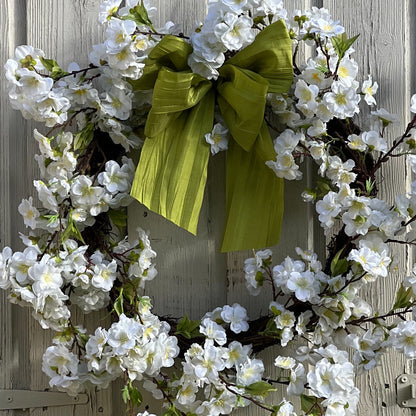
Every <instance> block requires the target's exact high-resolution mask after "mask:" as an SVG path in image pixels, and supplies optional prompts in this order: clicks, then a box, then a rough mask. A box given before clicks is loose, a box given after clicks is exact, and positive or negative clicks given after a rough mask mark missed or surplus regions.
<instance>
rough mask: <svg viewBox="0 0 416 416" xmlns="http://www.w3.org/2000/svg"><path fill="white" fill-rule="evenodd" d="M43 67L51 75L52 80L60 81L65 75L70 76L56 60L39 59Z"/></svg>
mask: <svg viewBox="0 0 416 416" xmlns="http://www.w3.org/2000/svg"><path fill="white" fill-rule="evenodd" d="M39 59H40V61H41V62H42V65H43V66H44V67H45V68H46V69H47V70H48V71H49V72H50V73H51V78H52V79H59V78H62V77H63V76H65V75H69V72H65V71H63V70H62V69H61V67H60V66H59V65H58V64H57V63H56V61H55V60H54V59H46V58H42V57H39Z"/></svg>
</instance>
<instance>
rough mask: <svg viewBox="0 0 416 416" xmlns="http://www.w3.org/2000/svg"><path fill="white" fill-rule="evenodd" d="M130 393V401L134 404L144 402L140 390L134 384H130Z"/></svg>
mask: <svg viewBox="0 0 416 416" xmlns="http://www.w3.org/2000/svg"><path fill="white" fill-rule="evenodd" d="M129 395H130V401H131V403H132V405H133V406H139V405H140V404H141V403H142V401H143V397H142V395H141V393H140V391H139V390H138V389H137V388H136V387H134V386H133V385H132V384H130V385H129Z"/></svg>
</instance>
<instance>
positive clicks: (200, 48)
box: [0, 0, 416, 416]
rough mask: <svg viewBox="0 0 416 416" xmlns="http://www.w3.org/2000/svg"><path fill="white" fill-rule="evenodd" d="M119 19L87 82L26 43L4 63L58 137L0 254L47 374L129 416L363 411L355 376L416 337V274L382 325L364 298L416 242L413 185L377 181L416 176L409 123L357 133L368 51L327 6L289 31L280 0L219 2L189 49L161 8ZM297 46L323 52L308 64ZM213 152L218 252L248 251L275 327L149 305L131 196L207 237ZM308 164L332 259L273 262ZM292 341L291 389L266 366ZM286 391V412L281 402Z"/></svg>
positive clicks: (243, 317) (233, 308)
mask: <svg viewBox="0 0 416 416" xmlns="http://www.w3.org/2000/svg"><path fill="white" fill-rule="evenodd" d="M125 3H126V5H125V6H123V7H122V6H120V5H121V0H106V1H103V2H102V4H101V7H100V16H99V21H100V23H103V24H106V26H107V29H106V37H105V41H104V43H102V44H99V45H95V46H94V47H93V51H92V52H91V54H90V62H91V63H90V65H89V66H88V67H85V68H80V67H79V66H78V65H77V64H75V63H73V64H71V65H70V66H69V68H68V69H67V70H66V71H65V70H64V69H62V68H61V67H60V66H59V65H58V63H57V62H56V61H55V60H54V59H49V58H46V57H45V54H44V53H43V52H42V51H41V50H39V49H36V48H34V47H32V46H29V45H23V46H19V47H17V48H16V51H15V57H14V58H13V59H9V60H8V61H7V63H6V65H5V69H6V77H7V80H8V83H9V97H10V102H11V105H12V107H13V108H15V109H18V110H20V111H21V112H22V114H23V116H24V117H25V118H30V119H34V120H36V121H40V122H43V123H45V125H46V126H47V127H48V128H50V130H49V132H48V133H47V134H45V135H44V134H41V133H40V132H38V131H37V130H35V132H34V138H35V140H36V141H37V142H38V144H39V154H38V155H36V156H35V159H36V160H37V162H38V164H39V168H40V174H41V179H40V180H36V181H34V186H35V188H36V191H37V195H38V201H37V202H34V201H33V198H32V197H30V198H28V199H24V200H23V201H22V202H21V204H20V205H19V207H18V210H19V213H20V214H21V215H22V217H23V220H24V223H25V225H26V227H27V228H28V229H29V231H28V234H27V235H22V241H23V243H24V245H25V249H24V250H23V251H21V252H19V251H15V252H13V251H12V250H11V249H10V248H9V247H5V248H4V249H3V251H2V253H1V254H0V287H1V288H2V289H4V290H7V291H8V293H9V299H10V301H11V302H13V303H16V304H19V305H22V306H27V307H29V308H31V309H32V312H33V316H34V318H35V319H36V320H38V321H39V323H40V325H41V326H42V328H45V329H47V328H49V329H52V330H54V331H55V337H54V339H53V345H52V346H50V347H48V348H47V350H46V351H45V353H44V356H43V364H42V369H43V371H44V372H45V373H46V374H47V375H48V376H49V377H50V385H51V387H56V388H57V389H59V390H62V391H66V392H68V393H69V394H77V393H79V392H81V391H85V390H86V389H91V388H100V389H103V388H106V387H108V385H109V384H110V383H111V382H112V381H113V380H115V379H117V378H122V379H123V380H124V388H123V390H122V397H123V400H124V401H125V403H126V404H127V412H128V414H129V415H133V414H134V413H135V412H136V411H137V407H138V406H139V405H140V404H141V402H142V398H141V393H140V390H142V389H146V390H148V391H151V392H152V394H153V396H154V397H155V398H156V399H160V400H162V401H163V402H164V404H165V409H166V410H165V412H164V416H168V415H169V416H174V415H176V416H194V415H204V416H211V415H212V416H214V415H221V414H222V415H225V414H230V413H232V412H233V410H234V409H237V408H240V407H245V406H248V405H250V404H251V405H255V406H259V407H260V408H262V409H264V411H265V414H271V415H273V416H283V415H296V414H298V415H301V414H302V415H324V414H325V415H327V416H331V415H337V416H342V415H346V416H352V415H355V414H356V408H357V403H358V400H359V390H358V389H357V388H356V387H355V385H354V379H355V376H356V375H357V374H361V373H363V372H366V371H368V370H370V369H372V368H374V367H375V366H377V365H379V364H380V357H381V356H382V355H383V353H385V352H386V350H387V349H389V348H394V349H396V350H398V351H400V352H403V353H404V355H405V356H406V357H407V358H416V322H415V321H413V320H408V312H411V311H412V308H413V306H414V305H415V304H416V295H415V293H416V277H415V274H416V272H415V271H413V273H412V275H411V276H407V277H405V278H404V280H403V283H402V285H401V287H400V289H399V290H398V292H397V293H396V294H395V299H394V301H393V303H392V307H391V309H390V310H388V311H374V310H373V307H372V306H371V305H370V304H369V303H368V302H367V301H366V300H365V299H364V298H363V297H362V296H363V294H362V292H363V291H362V289H363V288H364V287H365V286H366V285H369V284H371V283H373V282H374V281H376V280H378V279H384V278H386V277H387V276H388V274H389V272H391V271H392V270H393V269H394V267H395V266H394V262H393V261H392V258H391V251H390V245H391V244H392V243H394V244H403V245H414V244H415V243H414V241H415V240H414V236H413V232H412V230H413V228H412V227H413V225H414V220H415V218H416V215H415V213H416V187H415V184H413V185H412V189H411V191H410V192H409V193H407V194H397V195H396V197H395V201H393V202H387V201H385V200H383V199H381V198H380V197H379V196H378V193H377V184H378V181H379V180H380V179H379V178H378V177H377V173H378V172H379V170H380V168H381V167H382V166H383V165H384V164H385V163H387V162H388V161H389V160H390V159H391V158H392V157H406V158H407V159H408V161H409V162H410V166H411V168H412V171H413V172H416V152H415V149H416V142H415V139H414V136H415V132H416V130H415V127H416V126H415V123H416V116H413V118H412V120H411V121H410V123H409V124H408V126H407V128H406V129H405V131H404V132H403V134H402V136H400V137H398V138H396V139H394V140H393V141H392V142H389V141H388V140H387V139H386V131H387V128H388V126H389V125H390V124H392V123H394V122H396V121H397V118H396V116H394V115H392V114H390V113H388V112H387V111H386V110H384V109H378V110H374V109H373V111H371V125H370V126H368V127H367V128H366V129H364V128H363V129H361V128H360V127H358V126H357V125H356V124H355V122H354V121H353V118H354V116H355V115H356V114H357V113H358V112H359V111H360V108H361V109H362V108H363V107H366V106H369V107H370V108H374V107H373V106H376V100H375V98H374V94H375V93H376V91H377V88H378V86H377V83H376V82H373V80H372V78H371V76H370V75H369V76H368V79H367V80H364V81H363V82H361V83H360V82H358V81H357V79H356V78H357V76H358V65H357V63H356V62H355V61H354V59H353V58H352V54H353V52H354V50H353V48H352V45H353V44H354V42H355V40H356V39H357V36H354V37H352V38H348V37H347V36H346V34H345V31H344V28H343V27H342V26H341V25H340V24H339V22H338V21H334V20H333V19H332V18H331V16H330V14H329V12H328V10H326V9H324V8H316V7H313V8H312V9H311V10H306V11H304V12H301V11H297V12H295V14H294V15H288V13H287V11H286V10H285V8H284V6H283V3H282V1H280V0H241V1H232V0H211V1H210V2H209V5H208V13H207V17H206V19H205V22H204V23H203V24H202V25H200V26H198V27H196V28H195V31H194V32H193V33H192V34H191V35H190V37H187V36H186V35H185V34H183V33H180V32H179V31H178V29H177V27H176V26H175V25H174V24H173V23H171V22H169V23H167V24H166V25H165V27H163V28H160V29H156V28H155V27H154V26H153V24H152V20H151V19H152V16H153V15H154V13H155V12H156V10H155V8H154V7H152V6H151V5H150V2H149V1H146V0H141V1H138V0H127V1H126V2H125ZM302 44H304V45H305V47H306V48H309V49H310V50H312V51H313V57H312V58H309V59H308V60H306V61H302V59H301V57H299V47H300V45H302ZM410 111H411V112H412V113H416V96H413V97H412V102H411V107H410ZM220 151H226V152H227V173H226V212H225V218H226V221H225V223H226V225H225V229H224V239H223V245H222V250H223V251H232V250H241V249H247V248H253V249H255V251H254V257H252V258H249V259H247V260H246V261H245V266H244V278H245V283H246V287H247V290H248V291H249V292H250V293H251V294H252V295H253V296H257V295H259V294H260V293H261V292H265V291H271V292H272V297H273V300H272V302H270V304H269V305H268V311H269V312H268V314H267V315H266V316H261V317H259V318H257V319H255V320H253V321H249V319H248V316H247V312H246V310H245V308H244V307H243V306H241V305H239V304H237V303H235V304H233V305H225V306H222V307H218V308H216V309H214V310H213V311H208V312H207V313H206V314H205V315H204V316H203V317H202V318H201V320H198V321H192V320H190V319H188V317H187V316H185V317H183V318H181V319H173V318H161V317H159V316H157V315H155V314H154V313H153V312H152V304H151V299H150V298H149V297H147V296H144V295H143V289H144V286H145V284H146V283H147V282H148V281H152V280H153V279H154V278H155V277H156V275H157V271H156V268H155V264H154V259H155V257H156V253H155V251H154V250H152V248H151V245H150V241H149V238H148V235H147V233H146V232H145V231H143V230H142V229H138V230H137V233H136V234H137V236H138V237H137V238H136V239H135V240H133V239H132V238H130V239H128V238H127V236H126V207H127V206H128V205H129V204H130V203H131V201H132V199H133V198H132V197H134V198H136V199H138V200H139V201H140V202H142V203H143V204H144V205H146V206H147V207H148V208H149V209H151V210H152V211H155V212H157V213H159V214H161V215H163V216H164V217H166V218H168V219H169V220H171V221H173V222H174V223H175V224H177V225H178V226H180V227H183V228H185V229H187V230H188V231H190V232H192V233H195V232H196V226H197V223H198V216H199V211H200V208H201V203H202V197H203V193H204V188H205V183H206V177H207V163H208V159H209V157H210V154H212V155H215V154H216V153H218V152H220ZM136 154H140V157H139V162H138V164H137V165H136V164H135V163H134V162H133V160H132V158H131V157H133V156H132V155H136ZM305 159H311V160H313V161H314V162H315V163H316V166H317V172H318V175H317V178H318V179H317V181H316V186H315V187H314V188H313V189H307V190H305V191H304V192H303V194H302V196H303V198H304V200H305V201H306V202H308V203H314V204H315V207H316V212H317V214H318V218H319V222H320V224H321V226H322V228H323V229H324V231H325V233H326V235H327V236H328V239H329V244H328V247H327V254H326V258H325V259H324V261H320V260H319V259H318V256H317V254H315V253H313V252H311V251H308V250H303V249H301V248H296V253H297V255H298V258H296V259H294V258H291V257H286V258H285V259H284V260H283V261H282V262H281V263H280V264H277V265H274V264H273V262H272V252H271V250H270V249H267V248H265V247H268V246H271V245H273V244H275V243H276V242H277V241H278V239H279V234H280V226H281V221H282V215H283V208H282V207H283V193H282V191H283V180H284V179H286V180H296V179H300V178H301V176H302V172H301V170H300V164H301V162H303V161H304V160H305ZM162 255H163V253H162ZM242 278H243V276H242ZM74 308H78V309H80V310H81V311H82V312H83V313H89V312H91V311H97V310H102V309H104V310H105V309H106V310H108V311H109V313H110V315H111V318H112V323H111V326H109V327H108V328H103V327H101V326H100V327H97V328H96V330H95V332H94V333H88V332H87V330H86V329H85V328H83V327H82V326H81V325H79V324H78V323H76V322H74V320H73V313H72V311H73V309H74ZM297 340H305V342H304V344H303V346H301V347H299V348H298V349H297V350H296V351H293V350H290V356H277V357H276V358H275V361H274V364H275V366H276V367H277V369H279V371H280V375H279V377H277V378H275V379H271V378H270V377H268V375H267V374H266V373H265V368H264V363H263V361H262V360H261V359H260V358H259V357H258V356H257V355H256V354H257V353H258V352H260V351H261V350H263V349H265V348H267V347H270V346H273V345H279V346H281V347H286V346H287V345H289V344H291V343H294V342H295V341H297ZM347 349H350V350H351V351H352V352H353V353H352V355H351V356H349V354H348V353H347ZM281 351H282V352H284V351H285V349H282V350H281ZM288 354H289V353H288ZM171 367H174V371H170V370H166V369H168V368H171ZM137 381H142V383H141V384H138V383H137ZM277 384H283V385H286V387H287V399H286V398H284V399H283V400H279V401H278V402H276V403H272V404H270V402H269V401H266V400H265V398H266V396H268V395H269V393H270V392H272V391H275V390H276V389H275V386H276V385H277ZM293 396H300V398H301V407H302V410H300V409H299V410H296V412H297V413H296V412H295V410H294V407H293V404H292V403H291V402H290V401H289V399H290V397H293ZM138 415H142V416H144V415H149V413H148V411H147V410H146V411H142V412H141V413H138Z"/></svg>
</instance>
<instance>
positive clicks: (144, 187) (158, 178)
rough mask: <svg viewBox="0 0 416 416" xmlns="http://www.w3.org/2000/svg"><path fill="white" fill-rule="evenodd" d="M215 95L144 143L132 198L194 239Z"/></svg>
mask: <svg viewBox="0 0 416 416" xmlns="http://www.w3.org/2000/svg"><path fill="white" fill-rule="evenodd" d="M214 100H215V95H214V91H213V90H210V91H208V93H207V94H206V95H205V96H204V97H203V98H202V99H201V101H200V102H199V103H198V104H197V105H196V106H195V107H193V108H191V109H189V110H186V111H183V113H182V114H181V115H180V116H179V117H177V118H176V119H175V120H173V121H172V122H171V123H170V124H169V125H168V126H167V127H166V129H164V130H163V131H161V132H160V133H158V134H157V135H155V136H154V137H152V138H148V139H146V140H145V144H144V146H143V149H142V153H141V156H140V161H139V165H138V167H137V170H136V175H135V178H134V181H133V185H132V190H131V195H132V196H133V197H134V198H136V199H137V200H138V201H139V202H141V203H142V204H143V205H145V206H146V207H148V208H149V209H150V210H151V211H154V212H156V213H158V214H160V215H162V216H164V217H165V218H167V219H168V220H170V221H172V222H173V223H175V224H176V225H178V226H180V227H182V228H185V229H186V230H188V231H189V232H191V233H192V234H194V235H196V231H197V226H198V219H199V212H200V210H201V205H202V200H203V197H204V190H205V185H206V179H207V165H208V158H209V154H210V149H209V146H208V145H207V143H206V142H205V139H204V136H205V134H207V133H209V132H210V131H211V129H212V125H213V118H214Z"/></svg>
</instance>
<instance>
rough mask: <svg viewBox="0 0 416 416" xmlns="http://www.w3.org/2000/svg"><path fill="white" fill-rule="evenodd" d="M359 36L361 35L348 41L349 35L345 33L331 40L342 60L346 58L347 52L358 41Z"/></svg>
mask: <svg viewBox="0 0 416 416" xmlns="http://www.w3.org/2000/svg"><path fill="white" fill-rule="evenodd" d="M358 36H360V35H359V34H358V35H356V36H353V37H352V38H349V39H348V38H347V35H346V34H345V33H343V34H342V35H339V36H334V37H333V38H331V41H332V45H333V47H334V49H335V52H336V53H337V55H338V57H339V59H340V60H341V59H342V58H343V57H344V56H345V54H346V52H347V50H348V49H349V48H350V47H351V46H352V44H353V43H354V42H355V41H356V40H357V38H358Z"/></svg>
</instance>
